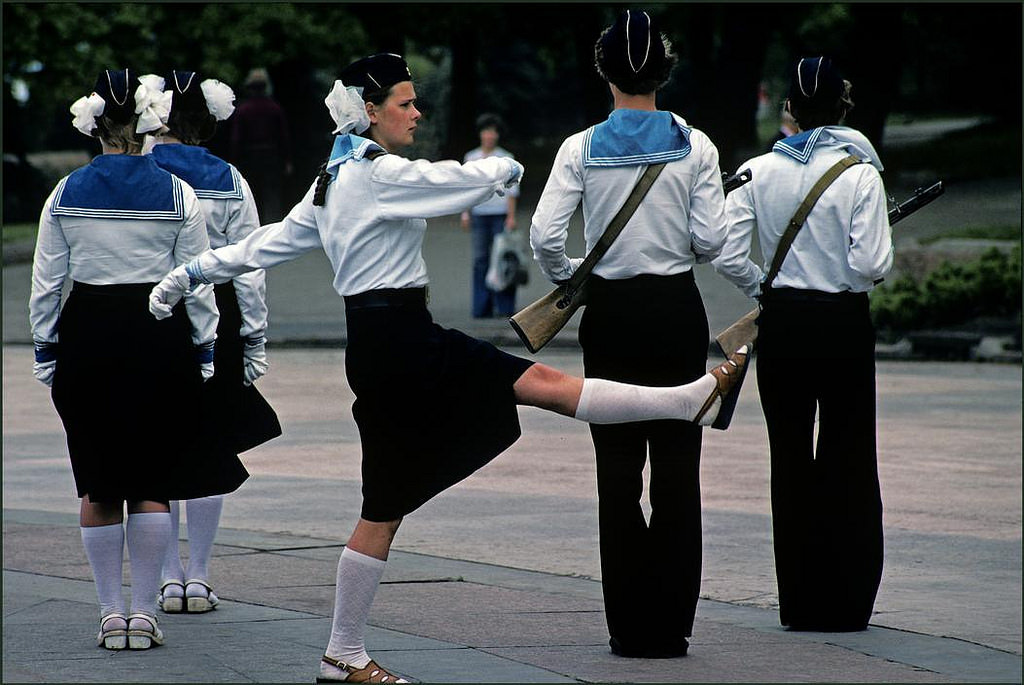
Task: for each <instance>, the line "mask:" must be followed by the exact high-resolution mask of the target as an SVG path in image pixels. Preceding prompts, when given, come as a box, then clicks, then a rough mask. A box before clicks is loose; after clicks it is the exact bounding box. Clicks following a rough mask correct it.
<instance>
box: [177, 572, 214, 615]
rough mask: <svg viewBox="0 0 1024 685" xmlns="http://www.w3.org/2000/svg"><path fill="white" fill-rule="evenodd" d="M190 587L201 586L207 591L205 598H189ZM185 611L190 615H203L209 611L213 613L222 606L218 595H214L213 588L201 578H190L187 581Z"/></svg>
mask: <svg viewBox="0 0 1024 685" xmlns="http://www.w3.org/2000/svg"><path fill="white" fill-rule="evenodd" d="M189 585H201V586H203V589H205V590H206V596H205V597H189V595H188V586H189ZM185 602H186V606H185V611H187V612H188V613H190V614H203V613H206V612H207V611H213V610H214V609H216V608H217V605H218V604H220V600H219V599H218V598H217V595H215V594H213V588H212V587H210V584H209V583H207V582H206V581H205V580H200V579H199V578H189V579H188V580H186V581H185Z"/></svg>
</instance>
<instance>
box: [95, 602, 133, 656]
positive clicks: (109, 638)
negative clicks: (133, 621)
mask: <svg viewBox="0 0 1024 685" xmlns="http://www.w3.org/2000/svg"><path fill="white" fill-rule="evenodd" d="M112 621H116V623H112V624H111V625H109V626H108V625H107V624H108V623H111V622H112ZM96 644H97V645H98V646H100V647H104V648H106V649H124V648H125V647H127V646H128V619H127V618H126V617H125V615H124V614H123V613H121V612H120V611H115V612H113V613H109V614H107V615H106V616H104V617H103V618H101V619H100V632H99V635H97V636H96Z"/></svg>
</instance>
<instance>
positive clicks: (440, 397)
mask: <svg viewBox="0 0 1024 685" xmlns="http://www.w3.org/2000/svg"><path fill="white" fill-rule="evenodd" d="M346 84H347V85H346ZM326 104H327V106H328V109H329V110H330V111H331V114H332V117H333V118H334V120H335V122H336V123H337V125H338V126H337V128H336V129H335V131H334V132H335V133H336V134H338V135H337V137H336V139H335V142H334V148H333V150H332V152H331V156H330V159H329V161H328V162H327V163H326V164H325V165H324V169H323V171H322V172H321V174H320V175H319V177H318V179H317V181H316V182H315V183H314V184H313V185H312V186H311V187H310V188H309V190H308V191H307V193H306V195H305V197H304V198H303V199H302V201H301V202H300V203H299V204H298V205H296V206H295V207H294V208H293V209H292V210H291V212H290V213H289V214H288V216H287V217H286V218H285V219H284V221H282V222H280V223H277V224H271V225H269V226H264V227H263V228H261V229H260V230H259V231H257V232H255V233H253V234H251V235H250V236H249V237H248V238H246V239H245V240H243V241H241V242H240V243H237V244H235V245H228V246H226V247H222V248H219V249H216V250H211V251H209V252H206V253H204V254H203V255H202V256H201V257H199V258H198V259H195V260H193V261H191V262H189V264H187V265H186V266H184V267H178V268H176V269H174V270H173V271H172V272H171V273H170V274H168V275H167V277H166V278H165V279H164V280H163V281H162V282H161V283H160V284H159V285H157V287H156V288H154V289H153V292H152V295H151V297H150V310H151V311H152V312H153V314H154V315H155V316H157V317H163V316H166V315H167V314H168V312H169V311H170V307H171V306H172V305H173V304H174V303H176V302H177V301H178V299H179V298H180V297H181V296H182V294H183V293H185V292H186V291H188V290H190V289H191V288H195V287H198V286H200V285H201V284H202V283H207V282H223V281H226V280H228V279H230V278H232V277H234V276H235V275H237V274H239V273H244V272H246V271H250V270H253V269H259V268H268V267H271V266H273V265H275V264H279V263H281V262H284V261H287V260H289V259H293V258H295V257H297V256H299V255H301V254H303V253H305V252H307V251H309V250H314V249H323V250H324V251H325V252H326V253H327V256H328V258H329V260H330V262H331V264H332V266H333V267H334V272H335V277H334V287H335V289H336V290H337V291H338V293H339V294H340V295H342V296H343V297H344V299H345V311H346V320H347V326H348V347H347V349H346V354H345V367H346V374H347V377H348V381H349V384H350V385H351V387H352V390H353V392H354V393H355V395H356V401H355V404H354V405H353V407H352V413H353V415H354V417H355V420H356V424H357V426H358V428H359V435H360V441H361V443H362V449H363V457H362V476H363V504H362V511H361V516H360V519H359V521H358V523H357V524H356V527H355V530H354V532H353V533H352V536H351V538H350V539H349V541H348V544H347V545H346V547H345V550H344V551H343V552H342V554H341V558H340V559H339V562H338V574H337V589H336V597H335V607H334V620H333V624H332V629H331V637H330V641H329V644H328V646H327V650H326V654H325V656H324V657H323V659H322V660H321V664H320V677H319V679H320V680H321V681H323V682H340V681H348V682H367V681H369V682H399V681H397V680H396V679H395V676H394V675H392V674H390V673H388V672H387V671H385V670H384V669H382V668H381V667H379V666H378V665H377V664H376V663H374V662H373V661H371V659H370V657H369V655H368V654H367V653H366V648H365V645H364V642H363V632H364V628H365V625H366V620H367V616H368V615H369V611H370V605H371V603H372V601H373V597H374V595H375V593H376V589H377V585H378V583H379V582H380V578H381V575H382V574H383V571H384V566H385V561H386V559H387V556H388V551H389V550H390V548H391V541H392V539H393V538H394V535H395V533H396V531H397V530H398V526H399V524H400V523H401V521H402V518H403V517H404V516H406V515H407V514H409V513H410V512H412V511H413V510H415V509H416V508H418V507H419V506H420V505H422V504H423V503H424V502H426V501H427V500H429V499H430V498H431V497H433V496H434V495H436V494H438V493H439V492H441V491H443V490H445V489H446V488H448V487H450V486H451V485H453V484H455V483H457V482H459V481H460V480H462V479H464V478H465V477H467V476H468V475H470V474H471V473H473V472H474V471H475V470H477V469H478V468H480V467H481V466H483V465H484V464H486V463H487V462H489V461H490V460H491V459H493V458H494V457H495V456H497V455H498V454H500V453H501V452H502V451H503V450H505V449H506V448H507V447H508V446H509V445H511V444H512V443H513V442H514V441H515V440H516V439H517V438H518V437H519V435H520V427H519V418H518V414H517V410H516V406H517V405H518V404H528V405H533V406H538V407H541V408H544V409H548V410H551V411H555V412H558V413H561V414H564V415H567V416H575V417H576V418H579V419H581V420H584V421H592V422H596V423H604V422H617V421H631V420H638V419H642V418H677V419H685V420H694V421H701V422H711V421H713V420H714V418H715V416H717V413H718V409H719V407H720V406H721V396H722V393H723V391H724V392H726V393H727V392H728V389H729V387H731V385H730V384H729V383H725V384H724V385H723V386H722V387H720V386H719V382H718V380H717V379H716V376H713V375H711V374H709V375H707V376H705V377H703V378H701V379H700V380H699V381H697V382H695V383H691V384H689V385H683V386H678V387H671V388H644V387H640V386H634V385H627V384H622V383H614V382H611V381H591V380H587V381H584V380H583V379H580V378H575V377H572V376H568V375H566V374H564V373H561V372H560V371H556V370H555V369H552V368H550V367H548V366H545V365H543V364H535V363H533V362H531V361H529V360H526V359H521V358H519V357H515V356H512V355H510V354H506V353H505V352H502V351H500V350H498V349H496V348H495V347H493V346H492V345H490V344H487V343H484V342H481V341H479V340H476V339H474V338H471V337H469V336H467V335H465V334H464V333H461V332H460V331H456V330H451V329H446V328H442V327H441V326H438V325H437V324H435V323H434V322H433V320H432V318H431V315H430V312H429V311H428V310H427V306H426V303H427V298H426V285H427V273H426V266H425V264H424V262H423V256H422V243H423V233H424V231H425V229H426V221H425V219H424V217H435V216H443V215H448V214H458V213H459V212H461V211H462V210H465V209H467V208H469V207H472V206H474V205H476V204H479V203H480V202H482V201H484V200H486V199H487V198H489V197H491V196H492V195H493V194H494V193H496V192H497V193H504V192H505V191H506V190H507V188H508V187H509V186H510V185H512V184H515V183H517V182H518V181H519V179H520V177H521V176H522V173H523V167H522V166H521V165H520V164H519V163H518V162H516V161H515V160H512V159H509V158H507V157H489V158H487V159H482V160H478V161H474V162H468V163H465V164H459V163H458V162H454V161H442V162H435V163H431V162H428V161H425V160H417V161H411V160H408V159H405V158H403V157H400V156H398V155H396V154H389V153H391V152H393V151H395V150H398V149H400V148H402V147H405V146H408V145H409V144H411V143H412V141H413V137H414V134H415V130H416V125H417V121H418V120H419V118H420V113H419V111H418V110H417V109H416V92H415V89H414V87H413V83H412V77H411V75H410V74H409V69H408V67H407V66H406V63H405V60H404V59H402V58H401V57H400V56H398V55H393V54H378V55H373V56H370V57H367V58H364V59H362V60H359V61H358V62H355V63H353V64H351V65H349V66H348V67H346V68H345V70H344V71H343V72H342V74H341V80H339V81H336V82H335V84H334V88H333V90H332V91H331V93H330V94H329V95H328V97H327V99H326ZM367 130H368V131H369V137H368V138H363V137H360V136H358V135H354V134H353V133H352V132H353V131H360V132H362V131H367ZM744 363H745V359H744V358H741V357H740V356H736V357H734V359H733V360H732V362H731V363H730V364H726V365H723V366H726V367H728V368H729V369H732V372H731V376H730V378H732V377H735V376H736V375H737V374H736V373H735V371H736V370H737V369H738V368H739V367H741V366H742V365H743V364H744Z"/></svg>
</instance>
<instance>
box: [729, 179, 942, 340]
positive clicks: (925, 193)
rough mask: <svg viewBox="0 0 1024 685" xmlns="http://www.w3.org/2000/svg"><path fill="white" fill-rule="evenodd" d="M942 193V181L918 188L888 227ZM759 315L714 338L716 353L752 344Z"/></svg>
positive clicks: (752, 314)
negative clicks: (716, 346)
mask: <svg viewBox="0 0 1024 685" xmlns="http://www.w3.org/2000/svg"><path fill="white" fill-rule="evenodd" d="M944 191H945V187H944V186H943V185H942V181H938V182H936V183H933V184H932V185H930V186H928V187H927V188H918V189H917V190H915V191H914V194H913V195H912V196H911V197H910V198H909V199H907V200H905V201H903V202H900V203H897V204H896V206H895V207H893V208H892V209H890V210H889V225H890V226H892V225H893V224H896V223H898V222H900V221H902V220H903V219H905V218H906V217H908V216H910V215H911V214H913V213H914V212H916V211H917V210H919V209H921V208H922V207H924V206H925V205H926V204H928V203H929V202H931V201H932V200H934V199H935V198H937V197H938V196H939V195H942V193H943V192H944ZM760 313H761V308H760V307H757V308H755V309H752V310H750V311H749V312H747V313H746V314H744V315H743V316H742V317H740V318H739V319H738V320H737V321H736V322H735V323H733V324H732V325H731V326H729V327H728V328H726V329H725V330H724V331H722V332H721V333H719V334H718V335H716V336H715V343H717V345H718V351H719V352H721V354H722V356H724V357H728V356H729V354H731V353H732V352H734V351H735V350H737V349H738V348H739V347H740V345H746V344H747V343H753V342H754V341H755V340H756V339H757V317H758V316H759V315H760Z"/></svg>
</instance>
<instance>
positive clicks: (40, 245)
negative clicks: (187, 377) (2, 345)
mask: <svg viewBox="0 0 1024 685" xmlns="http://www.w3.org/2000/svg"><path fill="white" fill-rule="evenodd" d="M60 187H61V186H60V184H58V186H57V188H55V189H54V191H53V192H52V193H50V196H49V198H47V200H46V204H45V205H44V206H43V211H42V214H41V215H40V217H39V234H38V237H37V239H36V249H35V256H34V258H33V263H32V294H31V296H30V298H29V320H30V323H31V326H32V338H33V340H34V341H35V342H37V343H53V342H57V341H58V340H57V337H58V336H57V319H58V316H59V314H60V305H61V291H62V289H63V287H64V283H65V281H66V280H68V279H71V280H73V281H78V282H80V283H87V284H89V285H112V284H124V283H158V282H160V280H161V279H162V278H163V277H164V276H165V275H167V272H169V271H171V270H172V269H174V267H176V266H178V265H180V264H184V263H186V262H188V261H190V260H191V259H193V258H194V257H196V256H197V255H199V254H202V253H203V252H204V251H206V250H208V249H209V246H210V241H209V238H208V237H207V235H206V222H205V220H204V218H203V211H202V209H201V208H200V206H199V200H198V199H197V198H196V195H195V192H194V191H193V190H192V188H191V187H189V185H188V184H187V183H184V182H182V183H181V188H182V200H183V208H184V219H183V220H180V221H177V220H174V221H170V220H156V219H144V220H143V219H111V218H96V217H83V216H66V215H62V216H57V215H54V214H53V213H52V211H51V210H52V208H53V204H54V201H55V197H56V195H57V192H58V190H59V189H60ZM143 306H145V305H143ZM185 308H186V310H187V312H188V316H189V319H190V320H191V322H192V342H193V343H195V344H196V345H201V344H204V343H209V342H212V341H213V340H215V339H216V333H217V322H218V320H219V318H220V316H219V314H218V312H217V305H216V302H215V300H214V294H213V289H212V288H196V289H195V290H194V291H192V292H191V293H190V294H188V295H187V296H186V298H185Z"/></svg>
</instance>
